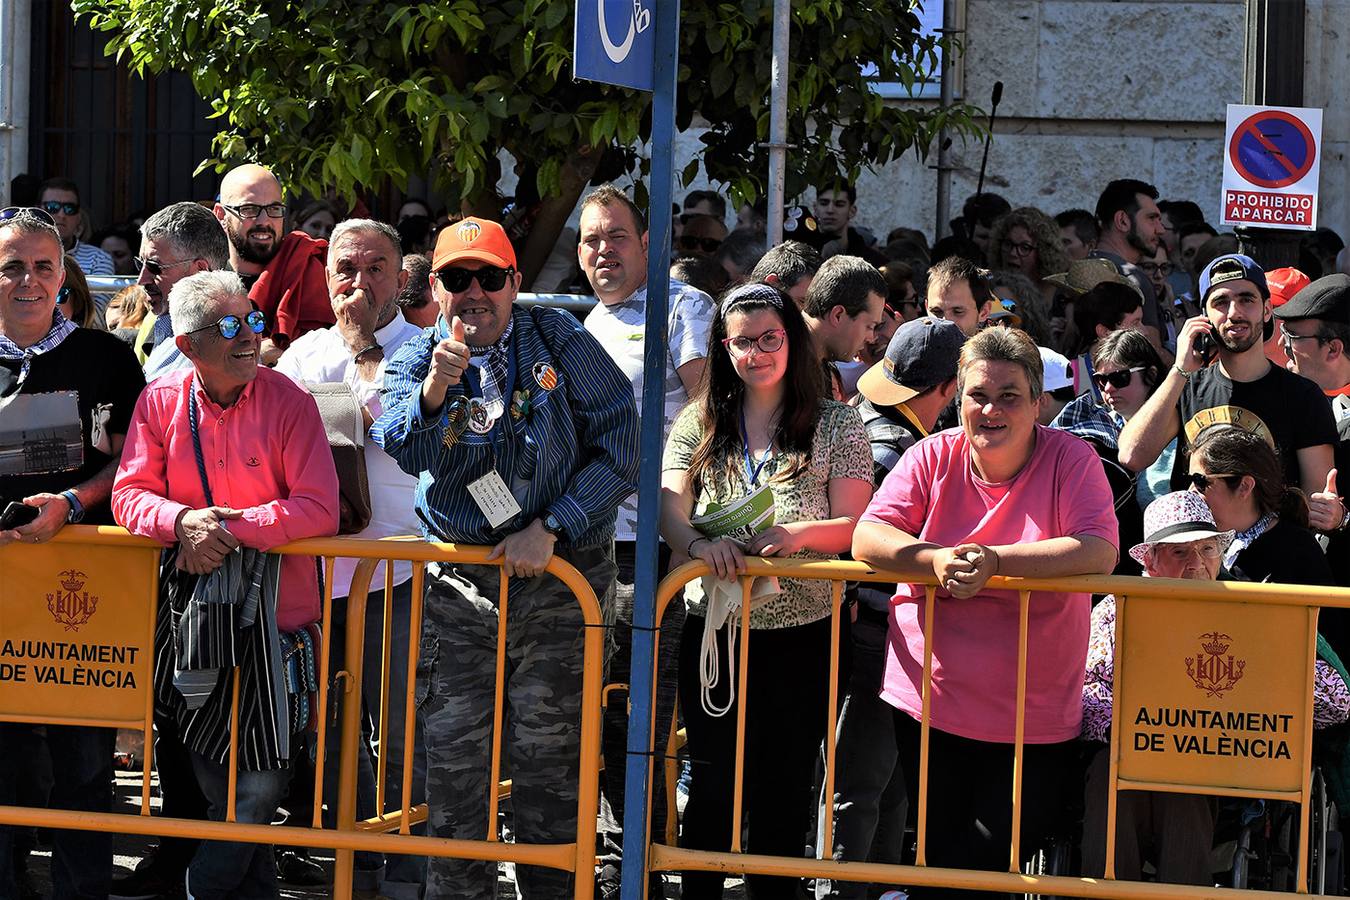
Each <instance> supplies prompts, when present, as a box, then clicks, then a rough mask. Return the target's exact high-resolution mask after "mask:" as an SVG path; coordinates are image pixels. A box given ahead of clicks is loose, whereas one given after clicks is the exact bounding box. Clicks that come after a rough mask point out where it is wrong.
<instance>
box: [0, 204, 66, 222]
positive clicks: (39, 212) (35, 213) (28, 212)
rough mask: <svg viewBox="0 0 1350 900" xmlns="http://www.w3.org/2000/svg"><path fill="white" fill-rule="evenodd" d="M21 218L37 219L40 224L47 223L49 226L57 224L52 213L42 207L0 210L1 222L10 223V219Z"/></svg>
mask: <svg viewBox="0 0 1350 900" xmlns="http://www.w3.org/2000/svg"><path fill="white" fill-rule="evenodd" d="M20 216H27V217H28V218H30V219H37V220H38V221H39V222H46V223H47V224H48V225H55V224H56V220H55V219H53V218H52V216H51V213H49V212H47V211H46V210H45V209H42V208H41V207H37V206H6V207H5V208H4V209H0V222H8V221H9V220H10V219H16V218H18V217H20Z"/></svg>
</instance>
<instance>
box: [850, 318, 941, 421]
mask: <svg viewBox="0 0 1350 900" xmlns="http://www.w3.org/2000/svg"><path fill="white" fill-rule="evenodd" d="M965 342H966V336H965V334H964V333H963V332H962V331H961V329H960V328H958V327H957V326H956V324H955V323H953V322H949V321H947V320H946V319H938V318H934V317H933V316H923V317H921V318H918V319H914V320H913V321H910V322H906V323H905V324H903V325H901V326H900V327H899V328H897V329H896V330H895V334H893V335H891V342H890V343H889V344H888V345H887V346H886V356H885V357H884V358H883V359H882V360H881V362H879V363H877V364H876V365H874V366H872V367H871V368H870V369H868V370H867V371H866V372H864V373H863V374H862V377H861V378H859V379H858V393H860V394H862V395H863V396H864V397H866V398H867V399H868V400H871V401H872V402H873V403H874V404H876V405H877V406H895V405H896V404H897V403H904V402H905V401H906V400H910V399H912V398H914V397H917V396H918V395H919V394H922V393H923V392H924V391H926V390H928V389H929V388H931V387H936V386H937V385H939V384H943V383H944V382H947V381H951V380H952V379H953V378H955V377H956V365H957V362H958V361H959V360H960V357H961V346H962V345H963V344H965Z"/></svg>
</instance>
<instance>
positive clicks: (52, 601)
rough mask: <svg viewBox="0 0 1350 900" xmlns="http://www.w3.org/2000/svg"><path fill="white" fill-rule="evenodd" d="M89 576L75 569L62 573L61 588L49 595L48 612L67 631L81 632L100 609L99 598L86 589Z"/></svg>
mask: <svg viewBox="0 0 1350 900" xmlns="http://www.w3.org/2000/svg"><path fill="white" fill-rule="evenodd" d="M88 577H89V576H87V575H85V574H84V573H83V572H79V571H76V570H75V569H67V570H66V571H64V572H62V573H61V587H60V589H59V590H57V591H56V593H54V594H48V595H47V610H48V611H49V612H50V613H51V614H52V618H53V619H55V620H56V621H57V622H60V623H61V624H62V625H64V626H66V631H79V630H80V626H81V625H83V624H84V623H86V622H88V621H89V619H90V617H91V616H93V615H94V612H95V611H96V610H97V609H98V598H97V597H91V596H90V595H89V592H88V591H86V590H85V589H84V584H85V581H86V580H87V579H88Z"/></svg>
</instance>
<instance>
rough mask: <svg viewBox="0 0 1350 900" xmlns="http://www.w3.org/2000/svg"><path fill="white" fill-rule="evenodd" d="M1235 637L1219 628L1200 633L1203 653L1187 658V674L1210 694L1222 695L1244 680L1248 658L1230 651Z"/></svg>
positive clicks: (1197, 685)
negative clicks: (1237, 656)
mask: <svg viewBox="0 0 1350 900" xmlns="http://www.w3.org/2000/svg"><path fill="white" fill-rule="evenodd" d="M1232 643H1233V639H1232V638H1231V637H1230V636H1228V635H1226V634H1222V633H1221V632H1218V631H1211V632H1209V633H1208V634H1202V635H1200V652H1199V653H1197V654H1196V655H1195V656H1188V657H1186V674H1187V675H1189V676H1190V677H1191V681H1194V682H1195V686H1196V687H1197V688H1198V689H1199V690H1202V691H1204V692H1205V696H1206V697H1222V696H1223V695H1224V694H1225V693H1227V692H1228V691H1231V690H1232V689H1233V687H1234V686H1235V685H1237V683H1238V682H1239V681H1240V680H1241V679H1242V672H1243V670H1244V669H1245V668H1246V667H1247V661H1246V660H1244V659H1234V658H1233V654H1231V653H1229V652H1228V648H1229V647H1230V646H1231V645H1232Z"/></svg>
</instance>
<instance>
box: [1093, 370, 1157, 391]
mask: <svg viewBox="0 0 1350 900" xmlns="http://www.w3.org/2000/svg"><path fill="white" fill-rule="evenodd" d="M1142 371H1144V367H1143V366H1135V367H1134V368H1132V369H1121V370H1120V371H1119V372H1093V373H1092V383H1093V384H1095V385H1097V389H1098V390H1104V389H1105V388H1106V386H1107V385H1108V384H1109V385H1111V387H1113V388H1116V389H1117V390H1119V389H1120V388H1127V387H1129V386H1130V382H1131V381H1133V380H1134V373H1135V372H1142Z"/></svg>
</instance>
